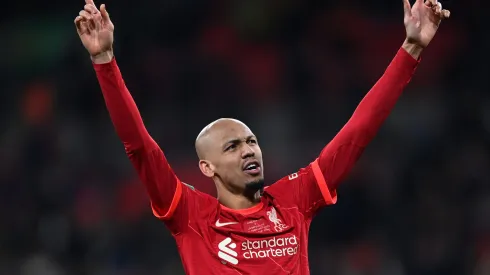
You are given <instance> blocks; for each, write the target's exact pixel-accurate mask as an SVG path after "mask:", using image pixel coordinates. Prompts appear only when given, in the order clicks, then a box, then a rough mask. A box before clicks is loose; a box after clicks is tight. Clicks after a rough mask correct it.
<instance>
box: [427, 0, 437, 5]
mask: <svg viewBox="0 0 490 275" xmlns="http://www.w3.org/2000/svg"><path fill="white" fill-rule="evenodd" d="M428 2H429V7H433V6H435V5H437V0H429V1H428Z"/></svg>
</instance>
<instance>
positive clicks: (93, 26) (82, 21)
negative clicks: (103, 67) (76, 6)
mask: <svg viewBox="0 0 490 275" xmlns="http://www.w3.org/2000/svg"><path fill="white" fill-rule="evenodd" d="M75 26H76V27H77V32H78V35H79V36H80V40H81V41H82V44H83V46H85V48H86V49H87V51H88V52H89V54H90V56H91V58H92V60H93V61H94V63H108V62H110V61H111V60H112V57H113V51H112V43H113V42H114V24H112V22H111V19H110V18H109V13H107V10H106V8H105V5H104V4H102V5H101V6H100V11H99V10H98V9H97V7H96V6H95V4H94V1H93V0H85V7H84V9H83V10H81V11H80V13H79V15H78V16H77V17H76V18H75Z"/></svg>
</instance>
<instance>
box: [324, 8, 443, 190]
mask: <svg viewBox="0 0 490 275" xmlns="http://www.w3.org/2000/svg"><path fill="white" fill-rule="evenodd" d="M403 4H404V23H405V28H406V34H407V38H406V40H405V42H404V43H403V46H402V47H401V49H400V50H399V51H398V53H397V55H396V56H395V58H394V59H393V61H392V62H391V64H390V65H389V66H388V68H387V69H386V71H385V73H384V74H383V76H382V77H381V78H380V79H379V80H378V82H377V83H376V84H375V85H374V86H373V88H372V89H371V90H370V91H369V93H367V95H366V96H365V97H364V99H363V100H362V101H361V103H360V104H359V106H358V107H357V109H356V110H355V112H354V114H353V115H352V117H351V118H350V120H349V121H348V122H347V124H346V125H345V126H344V127H343V128H342V130H340V132H339V133H338V134H337V135H336V136H335V138H334V139H333V140H332V141H331V142H330V143H329V144H328V145H327V146H326V147H325V148H324V149H323V151H322V152H321V154H320V157H319V158H318V165H319V167H320V169H321V170H322V173H323V175H324V177H325V180H326V183H327V186H328V188H329V189H330V191H334V190H335V189H336V188H337V187H338V185H339V183H340V182H341V181H342V179H343V178H344V176H345V175H346V174H347V173H348V172H349V171H350V170H351V168H352V167H353V165H354V163H355V162H356V161H357V159H358V158H359V157H360V155H361V153H362V151H363V150H364V148H365V147H366V146H367V145H368V143H369V142H370V141H371V140H372V139H373V137H374V136H375V135H376V133H377V132H378V130H379V128H380V127H381V125H382V123H383V122H384V121H385V119H386V118H387V117H388V115H389V113H390V112H391V110H392V109H393V107H394V106H395V103H396V101H397V100H398V98H399V97H400V95H401V94H402V92H403V90H404V88H405V87H406V85H407V84H408V83H409V81H410V79H411V77H412V75H413V73H414V71H415V69H416V67H417V64H418V60H419V58H420V54H421V53H422V51H423V49H424V48H425V47H427V46H428V45H429V43H430V41H431V40H432V38H433V37H434V35H435V33H436V31H437V29H438V27H439V24H440V22H441V20H442V19H443V18H447V17H449V11H448V10H443V9H442V5H441V4H440V3H438V1H437V0H429V1H425V2H424V1H423V0H416V2H415V4H414V5H413V7H411V6H410V3H409V0H403Z"/></svg>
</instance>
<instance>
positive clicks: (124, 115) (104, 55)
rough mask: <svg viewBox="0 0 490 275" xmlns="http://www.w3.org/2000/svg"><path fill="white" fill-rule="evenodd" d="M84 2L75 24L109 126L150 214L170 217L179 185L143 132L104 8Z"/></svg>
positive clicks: (144, 131)
mask: <svg viewBox="0 0 490 275" xmlns="http://www.w3.org/2000/svg"><path fill="white" fill-rule="evenodd" d="M85 3H86V4H85V7H84V9H83V10H82V11H80V14H79V16H77V18H76V19H75V25H76V27H77V31H78V34H79V36H80V39H81V41H82V43H83V45H84V46H85V48H86V49H87V51H88V52H89V54H90V56H91V58H92V61H93V63H94V69H95V71H96V74H97V78H98V80H99V84H100V87H101V89H102V94H103V96H104V101H105V104H106V106H107V110H108V111H109V115H110V117H111V120H112V123H113V124H114V128H115V130H116V132H117V135H118V136H119V138H120V139H121V141H122V142H123V144H124V148H125V149H126V154H127V155H128V157H129V159H130V160H131V163H132V164H133V166H134V167H135V168H136V170H137V172H138V175H139V177H140V179H141V181H142V182H143V183H144V185H145V187H146V189H147V192H148V194H149V196H150V200H151V204H152V208H153V213H154V214H155V215H156V216H157V217H159V218H162V219H166V218H170V217H171V216H172V213H173V211H174V210H175V208H176V206H177V202H178V201H179V199H180V196H181V193H182V184H181V183H180V181H179V180H178V179H177V177H176V176H175V174H174V172H173V171H172V169H171V167H170V166H169V164H168V162H167V160H166V158H165V156H164V154H163V152H162V150H161V149H160V147H159V146H158V145H157V144H156V142H155V141H154V140H153V139H152V138H151V136H150V135H149V133H148V131H147V130H146V128H145V126H144V124H143V120H142V119H141V116H140V113H139V111H138V108H137V107H136V104H135V102H134V100H133V98H132V96H131V94H130V93H129V90H128V89H127V87H126V85H125V83H124V80H123V78H122V75H121V72H120V71H119V68H118V66H117V64H116V60H115V59H114V55H113V51H112V43H113V40H114V25H113V23H112V22H111V20H110V18H109V14H108V13H107V10H106V8H105V5H101V7H100V11H99V10H98V9H97V8H96V6H95V5H94V2H93V1H92V0H86V1H85Z"/></svg>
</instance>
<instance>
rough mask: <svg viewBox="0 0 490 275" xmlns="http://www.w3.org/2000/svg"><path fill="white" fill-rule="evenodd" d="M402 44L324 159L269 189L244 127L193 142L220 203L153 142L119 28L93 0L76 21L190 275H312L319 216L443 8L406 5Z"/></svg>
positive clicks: (209, 129)
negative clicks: (127, 75)
mask: <svg viewBox="0 0 490 275" xmlns="http://www.w3.org/2000/svg"><path fill="white" fill-rule="evenodd" d="M403 4H404V23H405V28H406V39H405V41H404V42H403V44H402V46H401V48H400V49H399V50H398V53H397V54H396V56H395V58H394V59H393V61H392V62H391V64H390V65H389V67H388V68H387V70H386V71H385V73H384V75H383V76H382V77H381V78H380V79H379V81H378V82H377V83H376V84H375V85H374V87H373V88H372V89H371V91H369V93H368V94H367V95H366V96H365V98H364V99H363V100H362V102H361V103H360V104H359V106H358V107H357V109H356V111H355V112H354V114H353V116H352V117H351V118H350V120H349V121H348V122H347V124H346V125H345V126H344V127H343V128H342V130H341V131H340V132H339V133H338V134H337V136H336V137H335V138H334V139H333V140H332V141H331V142H330V143H329V144H328V145H327V146H326V147H325V148H324V149H323V151H322V152H321V153H320V155H319V157H318V158H317V159H316V160H314V161H313V162H312V163H310V164H309V165H308V166H306V167H305V168H303V169H301V170H299V171H298V172H296V173H294V174H291V175H289V176H286V177H284V178H283V179H281V180H279V181H278V182H276V183H274V184H272V185H270V186H269V187H266V188H264V177H263V171H264V170H263V169H264V166H263V163H262V153H261V151H260V147H259V144H258V142H257V138H256V137H255V135H254V134H253V133H252V131H251V130H250V129H249V128H248V127H247V126H246V125H245V124H243V123H242V122H240V121H238V120H234V119H219V120H217V121H215V122H213V123H211V124H209V125H208V126H206V127H205V128H204V129H203V130H202V132H201V133H200V134H199V135H198V137H197V139H196V144H195V146H196V151H197V154H198V156H199V159H200V160H199V168H200V169H201V171H202V173H203V174H204V175H205V176H207V177H210V178H212V179H213V180H214V182H215V184H216V188H217V191H218V192H217V194H218V196H217V198H214V197H211V196H209V195H207V194H204V193H201V192H199V191H197V190H195V189H194V188H193V187H192V186H190V185H187V184H185V183H182V182H181V181H180V180H179V178H178V177H177V176H176V175H175V174H174V172H173V171H172V169H171V167H170V166H169V164H168V162H167V160H166V158H165V156H164V154H163V152H162V150H161V149H160V148H159V146H158V145H157V144H156V142H155V141H154V140H153V139H152V138H151V137H150V135H149V134H148V132H147V130H146V129H145V126H144V124H143V121H142V119H141V117H140V114H139V111H138V109H137V107H136V105H135V103H134V101H133V99H132V97H131V95H130V93H129V91H128V89H127V88H126V86H125V84H124V81H123V79H122V76H121V73H120V71H119V68H118V66H117V64H116V61H115V58H114V54H113V50H112V44H113V38H114V25H113V23H112V22H111V20H110V18H109V14H108V13H107V10H106V7H105V5H103V4H102V5H101V6H100V10H99V9H97V7H96V6H95V4H94V2H93V1H92V0H86V5H85V7H84V9H83V10H82V11H80V13H79V16H77V17H76V19H75V24H76V27H77V31H78V34H79V36H80V39H81V41H82V43H83V45H84V46H85V48H86V49H87V50H88V52H89V54H90V55H91V58H92V61H93V64H94V68H95V71H96V73H97V78H98V80H99V83H100V86H101V88H102V93H103V96H104V100H105V103H106V106H107V109H108V110H109V114H110V116H111V119H112V122H113V124H114V126H115V129H116V132H117V134H118V136H119V137H120V139H121V140H122V142H123V144H124V147H125V149H126V153H127V155H128V157H129V159H130V160H131V162H132V164H133V165H134V167H135V168H136V170H137V172H138V174H139V177H140V179H141V181H142V182H143V183H144V185H145V187H146V189H147V192H148V195H149V197H150V201H151V207H152V210H153V213H154V215H155V216H156V217H157V218H159V219H161V220H162V221H163V222H164V223H165V225H166V226H167V227H168V228H169V230H170V231H171V232H172V234H173V236H174V237H175V239H176V242H177V245H178V249H179V253H180V256H181V259H182V262H183V265H184V269H185V271H186V273H187V274H198V275H204V274H309V268H308V257H307V255H308V230H309V226H310V223H311V220H312V218H313V216H314V215H315V214H316V213H317V212H318V211H319V210H320V209H322V208H323V207H324V206H326V205H331V204H335V202H336V200H337V193H336V189H337V187H338V184H339V183H340V182H341V180H342V179H343V178H344V176H345V175H346V174H347V173H348V172H349V170H350V169H351V168H352V166H353V165H354V163H355V161H356V160H357V159H358V158H359V156H360V155H361V153H362V151H363V150H364V148H365V147H366V146H367V144H368V143H369V141H370V140H371V139H372V138H373V137H374V136H375V134H376V132H377V130H378V129H379V127H380V126H381V124H382V123H383V121H384V120H385V119H386V117H387V116H388V114H389V112H390V111H391V109H392V108H393V106H394V105H395V102H396V100H397V99H398V97H399V96H400V95H401V93H402V91H403V89H404V88H405V86H406V85H407V84H408V82H409V81H410V79H411V77H412V74H413V73H414V71H415V68H416V67H417V65H418V63H419V59H420V55H421V53H422V51H423V49H424V48H425V47H427V46H428V44H429V43H430V41H431V40H432V38H433V37H434V35H435V33H436V32H437V29H438V27H439V24H440V22H441V20H442V19H443V18H448V17H449V11H447V10H443V9H442V6H441V4H440V3H438V2H437V0H427V1H425V2H424V1H423V0H416V2H415V3H414V5H413V6H411V5H410V3H409V0H404V1H403Z"/></svg>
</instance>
